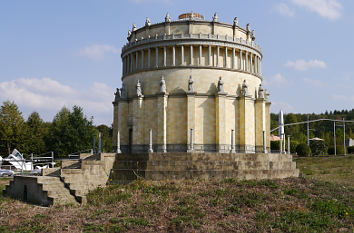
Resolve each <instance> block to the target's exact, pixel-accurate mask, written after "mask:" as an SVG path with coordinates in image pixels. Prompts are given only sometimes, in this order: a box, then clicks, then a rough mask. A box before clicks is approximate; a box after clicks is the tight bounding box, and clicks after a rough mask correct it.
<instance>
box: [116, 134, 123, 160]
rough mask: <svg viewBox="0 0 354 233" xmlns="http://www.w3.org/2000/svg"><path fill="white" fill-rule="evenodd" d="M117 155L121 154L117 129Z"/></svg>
mask: <svg viewBox="0 0 354 233" xmlns="http://www.w3.org/2000/svg"><path fill="white" fill-rule="evenodd" d="M116 152H117V154H121V153H122V151H121V150H120V132H119V129H118V133H117V150H116Z"/></svg>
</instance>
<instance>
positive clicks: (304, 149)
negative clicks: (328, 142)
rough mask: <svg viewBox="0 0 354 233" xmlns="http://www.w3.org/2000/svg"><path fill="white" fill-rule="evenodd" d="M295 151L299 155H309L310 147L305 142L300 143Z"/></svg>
mask: <svg viewBox="0 0 354 233" xmlns="http://www.w3.org/2000/svg"><path fill="white" fill-rule="evenodd" d="M296 153H297V154H298V155H299V156H310V155H311V149H310V147H309V146H308V145H307V144H306V143H301V144H299V145H298V146H297V147H296Z"/></svg>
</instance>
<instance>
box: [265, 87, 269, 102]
mask: <svg viewBox="0 0 354 233" xmlns="http://www.w3.org/2000/svg"><path fill="white" fill-rule="evenodd" d="M264 98H265V100H269V92H268V90H267V89H265V90H264Z"/></svg>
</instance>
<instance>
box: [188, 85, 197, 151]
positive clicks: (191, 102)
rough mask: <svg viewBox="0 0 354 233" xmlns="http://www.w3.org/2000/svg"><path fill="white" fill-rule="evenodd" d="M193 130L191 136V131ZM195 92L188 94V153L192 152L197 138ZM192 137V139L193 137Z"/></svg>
mask: <svg viewBox="0 0 354 233" xmlns="http://www.w3.org/2000/svg"><path fill="white" fill-rule="evenodd" d="M191 129H193V131H192V133H193V135H191V134H190V130H191ZM194 129H195V92H187V132H186V133H187V135H186V136H187V144H188V145H187V148H188V149H187V151H189V152H190V151H192V149H193V148H190V147H191V143H192V140H193V138H195V130H194ZM191 136H192V137H191Z"/></svg>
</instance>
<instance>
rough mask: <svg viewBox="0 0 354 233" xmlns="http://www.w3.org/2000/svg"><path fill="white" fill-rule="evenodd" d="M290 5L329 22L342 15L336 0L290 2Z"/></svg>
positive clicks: (297, 0) (340, 7)
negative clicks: (301, 8)
mask: <svg viewBox="0 0 354 233" xmlns="http://www.w3.org/2000/svg"><path fill="white" fill-rule="evenodd" d="M292 3H294V4H295V5H297V6H300V7H305V8H306V9H308V10H310V11H312V12H315V13H317V14H319V15H320V16H321V17H324V18H326V19H329V20H336V19H339V18H340V17H341V15H342V12H341V11H342V5H341V4H340V3H339V1H338V0H292Z"/></svg>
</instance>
